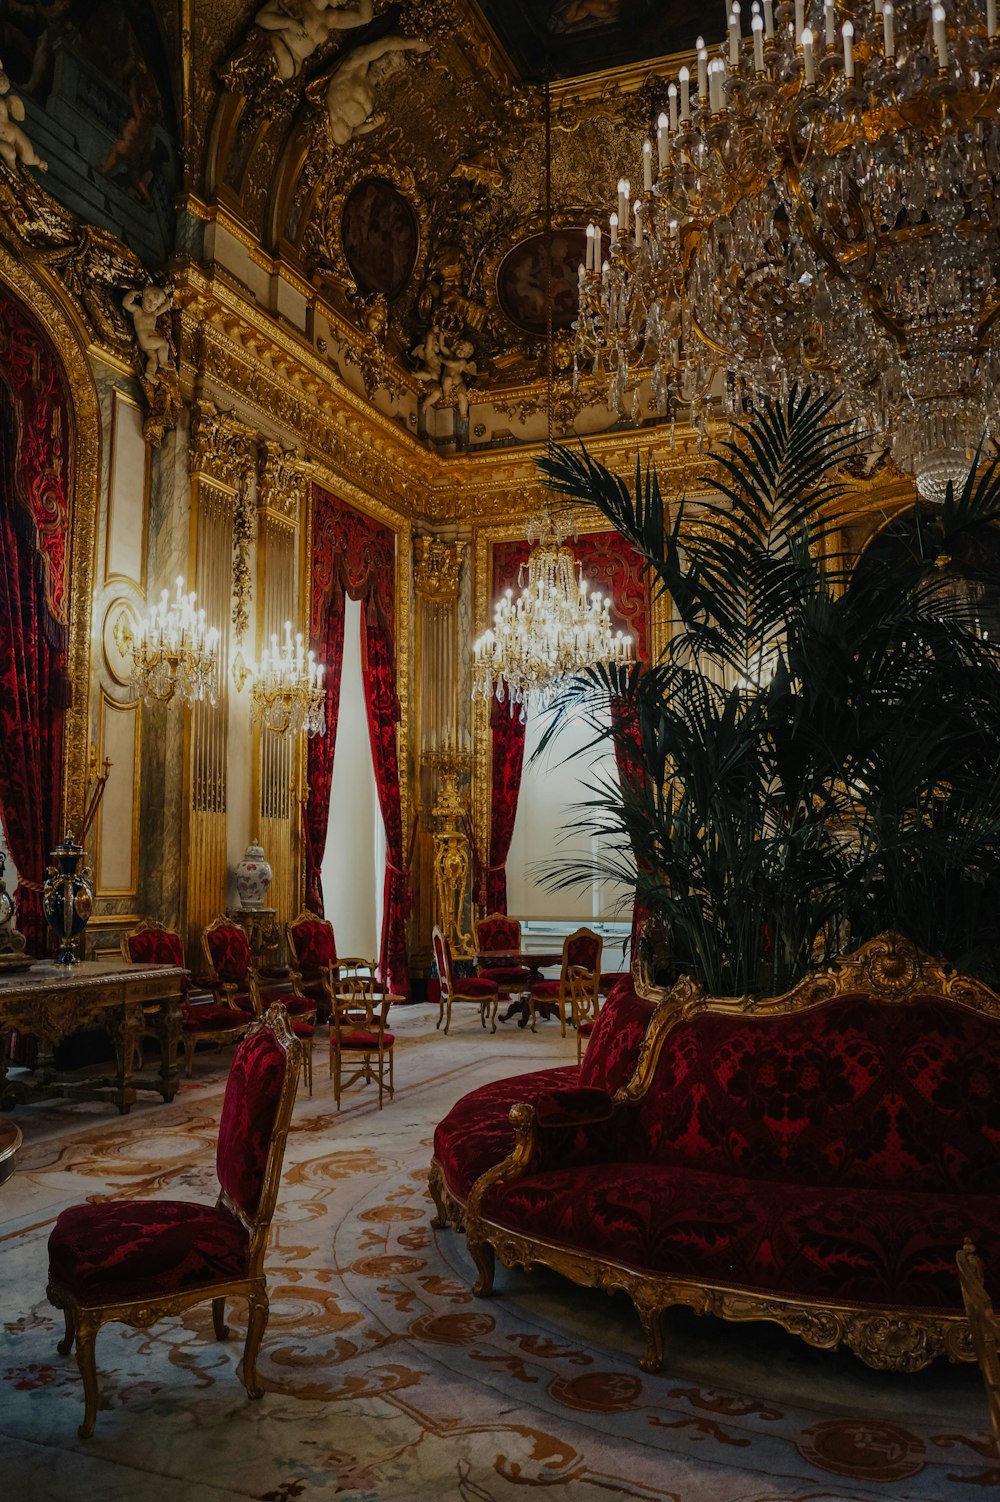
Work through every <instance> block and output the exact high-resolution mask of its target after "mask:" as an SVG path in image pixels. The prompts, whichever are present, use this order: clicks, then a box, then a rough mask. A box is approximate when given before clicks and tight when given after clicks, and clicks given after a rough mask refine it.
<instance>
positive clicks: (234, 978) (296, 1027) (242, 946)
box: [201, 917, 316, 1095]
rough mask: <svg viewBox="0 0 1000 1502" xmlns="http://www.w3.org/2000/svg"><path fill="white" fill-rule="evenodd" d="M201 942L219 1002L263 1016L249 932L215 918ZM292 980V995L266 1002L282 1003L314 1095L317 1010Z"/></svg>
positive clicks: (271, 994)
mask: <svg viewBox="0 0 1000 1502" xmlns="http://www.w3.org/2000/svg"><path fill="white" fill-rule="evenodd" d="M201 942H202V948H203V949H204V951H205V958H206V960H207V961H208V967H209V969H210V970H211V971H212V972H213V979H212V981H211V985H212V987H213V989H214V991H215V994H216V998H217V999H218V1000H219V1001H220V1002H222V1003H224V1004H225V1003H228V1004H229V1005H231V1006H237V1007H241V1008H243V1009H246V1010H249V1012H250V1013H251V1015H252V1016H254V1017H261V1016H263V1014H264V1006H263V1002H262V1000H261V993H260V980H259V978H258V975H257V970H256V967H255V965H254V962H253V952H252V950H251V948H250V940H249V939H248V938H247V935H246V930H245V929H243V928H241V927H240V925H239V924H238V923H236V922H235V921H234V920H233V919H232V918H226V917H222V918H215V919H213V921H212V922H211V923H210V924H209V925H208V927H207V928H206V929H203V930H202V935H201ZM291 980H292V987H293V989H292V990H291V991H269V992H268V997H267V1000H268V1005H270V1004H271V1003H272V1002H276V1001H277V1002H280V1003H281V1005H282V1006H283V1007H284V1008H285V1011H286V1012H287V1013H288V1019H289V1022H290V1024H291V1028H292V1032H293V1033H294V1034H295V1036H296V1038H298V1040H299V1042H300V1043H301V1044H302V1045H303V1049H302V1069H303V1073H304V1074H305V1077H306V1083H307V1085H308V1087H309V1094H310V1095H312V1092H313V1068H312V1050H313V1036H314V1034H315V1030H316V1007H315V1006H314V1004H313V1002H312V1001H311V1000H309V999H307V998H305V997H302V996H299V995H297V994H296V992H295V989H294V987H295V984H296V980H297V977H296V976H295V975H294V974H292V975H291Z"/></svg>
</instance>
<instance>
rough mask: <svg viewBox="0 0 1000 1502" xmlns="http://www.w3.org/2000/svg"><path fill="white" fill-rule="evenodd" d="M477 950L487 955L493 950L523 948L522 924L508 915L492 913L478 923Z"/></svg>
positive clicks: (476, 926) (478, 920)
mask: <svg viewBox="0 0 1000 1502" xmlns="http://www.w3.org/2000/svg"><path fill="white" fill-rule="evenodd" d="M475 928H476V949H477V950H478V951H479V952H480V953H481V954H485V953H486V952H487V951H488V950H491V949H516V950H520V948H521V924H520V920H519V919H517V918H508V916H507V914H506V913H490V914H489V916H488V917H486V918H479V919H477V921H476V925H475Z"/></svg>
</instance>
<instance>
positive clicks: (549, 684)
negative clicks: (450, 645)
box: [472, 524, 632, 724]
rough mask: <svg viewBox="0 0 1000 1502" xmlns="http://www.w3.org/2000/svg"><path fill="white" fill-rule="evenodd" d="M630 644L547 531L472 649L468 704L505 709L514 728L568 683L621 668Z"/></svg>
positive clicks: (556, 538) (607, 606)
mask: <svg viewBox="0 0 1000 1502" xmlns="http://www.w3.org/2000/svg"><path fill="white" fill-rule="evenodd" d="M631 661H632V638H631V637H630V636H627V635H625V634H624V633H623V632H622V631H616V630H615V629H614V628H613V626H612V624H611V600H610V599H609V598H606V597H604V596H602V595H601V594H600V593H599V592H597V591H594V592H593V593H591V592H590V591H589V590H588V588H587V581H586V579H584V577H583V571H582V569H581V567H580V566H579V564H578V563H577V562H576V560H575V558H574V557H573V554H572V553H571V552H570V550H569V548H568V547H567V546H566V544H565V542H563V541H562V539H561V538H560V537H559V535H558V534H557V533H556V531H555V530H554V528H553V527H552V526H551V524H549V525H547V526H546V528H545V530H544V532H543V534H542V536H541V538H540V540H539V541H538V542H536V543H535V545H534V547H533V548H532V550H531V553H530V554H529V556H528V562H527V583H526V584H525V586H524V588H523V589H522V590H521V593H520V595H519V596H518V597H517V598H516V599H515V598H514V591H513V589H508V590H507V591H506V593H505V594H504V595H502V596H501V598H500V599H499V600H498V601H497V604H496V609H495V614H494V620H493V629H492V630H491V631H486V632H484V633H483V635H482V636H481V637H480V638H479V640H478V641H477V642H476V644H475V663H474V667H473V686H472V697H473V699H476V698H480V697H481V698H482V699H483V700H485V701H487V702H488V701H489V700H490V699H491V698H492V697H493V695H494V694H495V695H496V697H497V699H498V700H499V702H500V703H501V704H502V703H504V702H505V701H506V702H507V703H508V704H509V705H510V713H511V715H514V714H517V715H518V716H519V718H520V720H521V723H522V724H524V722H525V721H526V720H527V717H528V710H529V708H531V709H541V708H544V707H545V705H546V704H549V703H551V701H552V699H553V698H554V697H555V695H556V693H557V692H558V690H559V688H560V687H561V686H562V685H563V683H564V682H565V680H566V679H567V678H568V677H571V676H572V675H573V674H576V673H582V672H583V671H584V670H585V669H586V668H588V667H590V666H592V665H593V664H595V663H599V662H601V663H607V664H609V665H610V664H613V663H617V664H622V665H625V664H628V663H630V662H631Z"/></svg>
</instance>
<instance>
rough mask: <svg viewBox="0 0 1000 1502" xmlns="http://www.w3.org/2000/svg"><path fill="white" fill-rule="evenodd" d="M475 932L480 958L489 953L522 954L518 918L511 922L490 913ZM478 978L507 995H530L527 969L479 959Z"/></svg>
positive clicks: (497, 914) (529, 972)
mask: <svg viewBox="0 0 1000 1502" xmlns="http://www.w3.org/2000/svg"><path fill="white" fill-rule="evenodd" d="M475 930H476V952H477V954H479V955H480V956H482V954H483V953H484V952H485V951H487V950H490V949H507V950H511V949H516V950H517V951H520V948H521V925H520V923H519V921H518V920H517V918H508V916H507V914H506V913H490V915H489V917H488V918H479V919H478V920H477V922H476V924H475ZM535 973H536V974H537V973H538V972H537V971H536V972H535ZM479 974H480V975H481V976H484V977H485V978H486V980H492V981H496V983H497V985H498V987H500V989H501V990H504V991H516V990H517V989H518V987H523V989H524V990H525V991H527V989H528V987H529V986H530V985H531V970H530V968H529V966H527V965H505V964H502V963H501V964H496V965H494V964H491V963H490V961H489V960H485V959H482V958H480V960H479Z"/></svg>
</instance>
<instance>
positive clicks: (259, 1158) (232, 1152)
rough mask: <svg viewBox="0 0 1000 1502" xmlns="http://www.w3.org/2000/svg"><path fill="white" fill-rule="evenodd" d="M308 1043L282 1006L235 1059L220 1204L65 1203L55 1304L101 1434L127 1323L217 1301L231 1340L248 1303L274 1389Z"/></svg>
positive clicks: (52, 1293) (225, 1112)
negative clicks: (277, 1258)
mask: <svg viewBox="0 0 1000 1502" xmlns="http://www.w3.org/2000/svg"><path fill="white" fill-rule="evenodd" d="M301 1051H302V1046H301V1044H300V1043H299V1042H297V1040H296V1039H295V1038H294V1037H293V1036H292V1033H291V1030H290V1029H289V1026H288V1019H287V1016H286V1015H285V1013H284V1012H283V1011H282V1009H281V1007H280V1006H273V1007H270V1008H269V1009H268V1013H267V1016H266V1017H265V1018H261V1019H259V1020H257V1021H255V1022H252V1023H251V1024H250V1026H249V1028H248V1029H247V1033H246V1036H245V1037H244V1039H243V1041H242V1042H241V1043H240V1044H239V1046H238V1048H237V1050H236V1053H235V1055H234V1057H233V1062H232V1066H231V1068H230V1071H229V1080H228V1083H227V1085H226V1095H225V1100H224V1101H223V1105H222V1120H221V1122H220V1124H219V1142H218V1148H217V1152H216V1171H217V1173H218V1176H219V1189H220V1193H219V1198H218V1200H217V1201H216V1203H215V1205H214V1206H211V1205H201V1204H189V1203H188V1202H186V1201H183V1200H105V1201H99V1202H98V1203H96V1204H89V1203H88V1204H84V1205H74V1206H72V1208H70V1209H69V1210H63V1212H62V1213H61V1215H60V1216H59V1218H58V1219H57V1221H56V1223H55V1226H54V1228H53V1230H52V1234H51V1235H50V1237H49V1283H48V1297H49V1302H50V1303H52V1304H54V1305H55V1307H56V1308H57V1309H62V1310H63V1311H64V1314H65V1318H66V1334H65V1336H64V1338H63V1339H62V1340H61V1341H60V1343H59V1352H60V1354H61V1355H63V1356H68V1355H69V1353H70V1351H71V1350H72V1349H73V1343H74V1341H75V1342H76V1359H77V1364H78V1365H79V1368H80V1376H81V1377H82V1378H83V1393H84V1403H85V1410H84V1419H83V1423H82V1424H81V1426H80V1431H79V1432H80V1438H81V1439H89V1438H90V1436H91V1434H93V1432H94V1420H95V1418H96V1416H97V1400H98V1387H97V1365H96V1359H95V1351H94V1345H95V1340H96V1337H97V1332H98V1330H99V1329H100V1328H101V1326H102V1325H105V1324H108V1323H109V1322H111V1321H113V1320H117V1321H119V1322H120V1323H122V1324H126V1325H132V1326H134V1327H135V1328H136V1329H145V1328H146V1326H147V1325H151V1324H153V1323H154V1321H156V1320H158V1319H164V1318H166V1317H167V1316H169V1315H175V1314H181V1313H183V1311H184V1310H185V1309H190V1308H191V1307H192V1306H193V1305H195V1304H202V1303H205V1302H206V1301H207V1300H208V1299H211V1301H212V1320H213V1324H214V1327H215V1334H216V1337H217V1338H218V1339H219V1340H224V1339H225V1338H226V1336H227V1334H228V1333H229V1332H228V1331H227V1329H226V1325H225V1314H226V1300H227V1299H233V1298H244V1299H246V1301H247V1305H248V1318H247V1336H246V1344H245V1346H244V1349H243V1374H242V1375H243V1385H244V1387H245V1388H246V1390H247V1396H248V1397H251V1398H259V1397H260V1396H261V1395H262V1390H261V1387H260V1385H259V1383H258V1381H257V1352H258V1350H259V1348H260V1342H261V1338H262V1336H263V1334H264V1330H265V1328H266V1326H267V1317H268V1299H267V1282H266V1279H265V1276H264V1251H265V1249H266V1246H267V1235H268V1229H269V1227H270V1224H271V1217H272V1215H273V1214H274V1205H275V1200H276V1199H277V1194H278V1181H279V1179H280V1177H281V1160H282V1157H283V1155H284V1151H285V1138H286V1137H287V1135H288V1126H289V1122H290V1120H291V1114H292V1103H293V1101H294V1099H295V1089H296V1085H297V1082H298V1077H299V1067H300V1056H301Z"/></svg>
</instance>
